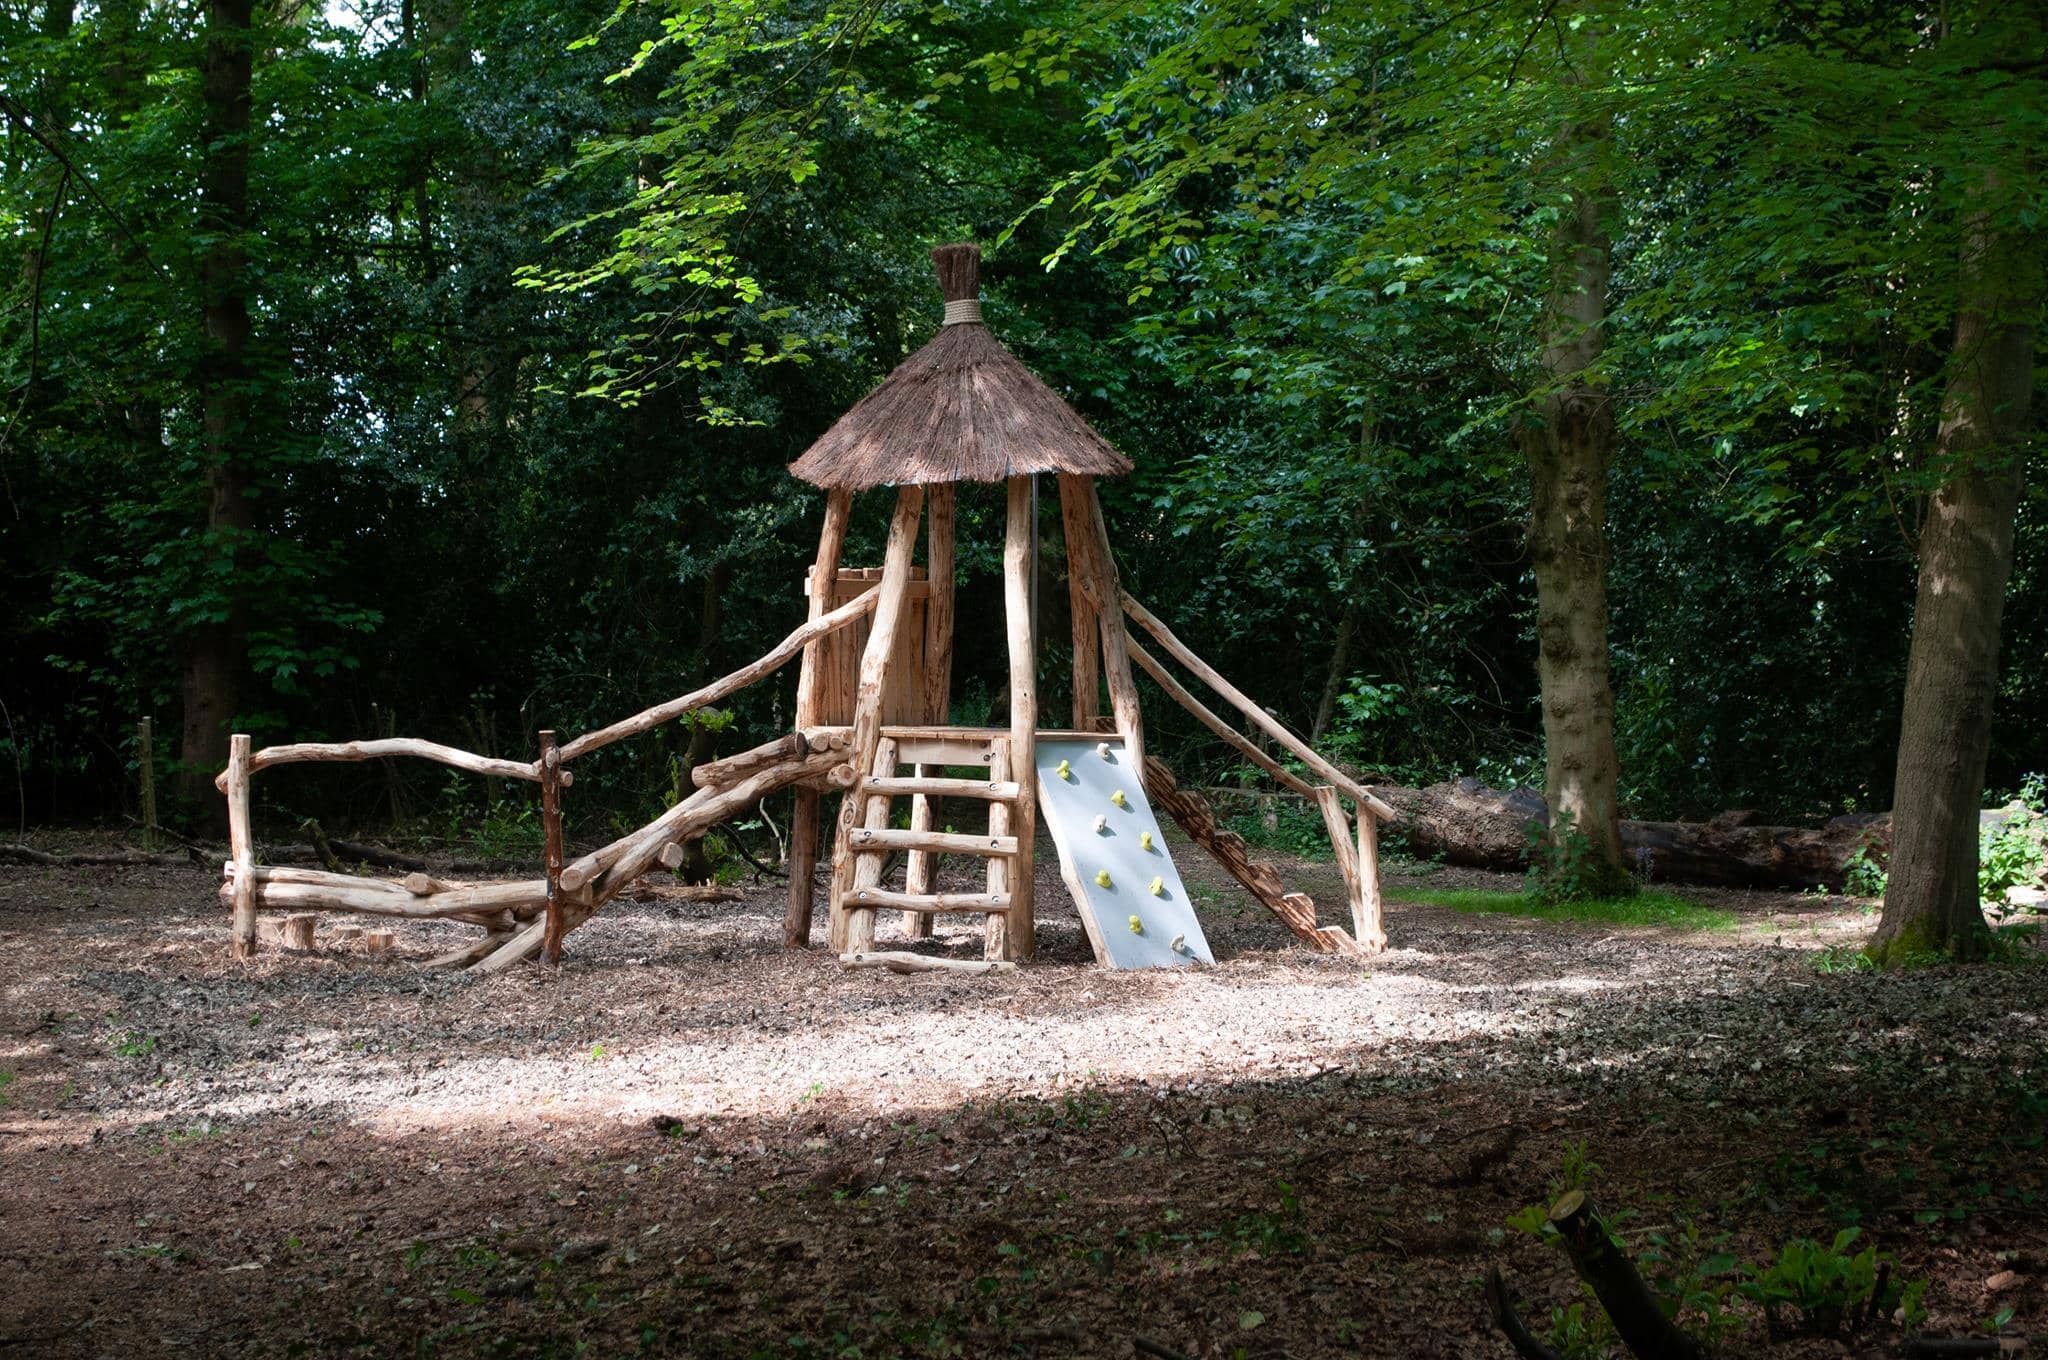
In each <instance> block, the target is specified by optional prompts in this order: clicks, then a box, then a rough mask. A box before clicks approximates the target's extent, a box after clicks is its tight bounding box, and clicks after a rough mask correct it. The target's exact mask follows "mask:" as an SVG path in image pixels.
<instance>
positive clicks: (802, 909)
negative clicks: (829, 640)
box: [782, 488, 853, 949]
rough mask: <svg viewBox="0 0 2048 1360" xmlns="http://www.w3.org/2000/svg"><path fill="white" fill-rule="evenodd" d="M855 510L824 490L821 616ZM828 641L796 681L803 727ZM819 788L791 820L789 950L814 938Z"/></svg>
mask: <svg viewBox="0 0 2048 1360" xmlns="http://www.w3.org/2000/svg"><path fill="white" fill-rule="evenodd" d="M852 511H853V493H852V492H851V491H845V490H840V489H837V488H835V489H833V490H831V491H827V492H826V493H825V525H824V528H823V530H822V531H821V532H820V533H819V535H818V557H817V561H816V562H815V563H814V564H813V565H812V567H811V574H810V579H809V580H808V581H807V582H805V585H804V593H805V594H806V595H808V596H809V597H810V605H809V609H808V616H809V617H810V618H813V619H815V618H817V617H818V616H820V615H821V614H823V613H825V612H826V611H827V610H829V609H831V608H832V582H833V579H834V577H836V576H837V575H838V572H839V554H840V552H841V551H842V550H843V549H844V548H845V547H846V522H847V520H848V519H849V518H850V517H851V514H852ZM823 651H824V644H823V643H822V642H812V643H807V644H806V645H805V647H804V657H803V661H802V663H801V665H800V668H799V670H798V672H797V680H796V727H797V730H798V731H802V730H803V729H804V728H806V727H809V726H811V725H813V724H815V723H816V722H817V720H818V691H819V687H820V686H821V685H822V684H823V682H824V677H823V676H821V675H820V674H819V673H818V672H819V664H820V661H821V660H822V653H823ZM818 802H819V793H818V790H817V789H815V788H812V787H807V786H803V785H799V786H798V788H797V790H796V802H795V804H794V806H793V807H792V808H791V809H790V820H789V903H788V906H787V907H786V908H785V909H784V911H783V916H782V944H783V947H784V948H785V949H802V948H804V947H805V946H807V945H808V944H809V943H810V940H811V904H812V900H813V895H814V894H813V884H814V880H815V879H816V877H817V872H818V830H819V825H818V823H819V813H818Z"/></svg>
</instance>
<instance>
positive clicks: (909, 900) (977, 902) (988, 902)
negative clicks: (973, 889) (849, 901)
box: [853, 888, 1010, 916]
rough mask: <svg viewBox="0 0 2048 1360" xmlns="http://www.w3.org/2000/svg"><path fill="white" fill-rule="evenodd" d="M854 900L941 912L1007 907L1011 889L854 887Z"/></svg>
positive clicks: (912, 910) (920, 912)
mask: <svg viewBox="0 0 2048 1360" xmlns="http://www.w3.org/2000/svg"><path fill="white" fill-rule="evenodd" d="M853 897H854V900H855V901H857V902H860V903H861V904H863V905H864V906H870V907H890V908H896V907H900V908H902V909H903V910H904V911H906V912H910V913H913V914H916V915H919V916H925V915H931V914H934V913H939V912H988V911H1008V910H1009V909H1010V895H1009V894H1008V893H915V892H892V891H890V890H889V889H887V888H855V889H854V890H853Z"/></svg>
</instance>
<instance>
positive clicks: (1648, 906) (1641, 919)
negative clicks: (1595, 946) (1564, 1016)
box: [1387, 888, 1739, 930]
mask: <svg viewBox="0 0 2048 1360" xmlns="http://www.w3.org/2000/svg"><path fill="white" fill-rule="evenodd" d="M1387 896H1388V898H1390V899H1391V900H1393V901H1395V902H1413V903H1418V904H1420V905H1423V906H1430V907H1446V908H1448V909H1450V910H1451V911H1469V912H1475V913H1478V914H1481V915H1487V916H1527V917H1531V918H1533V919H1535V920H1538V921H1589V922H1594V923H1597V924H1599V925H1608V926H1675V927H1677V928H1678V929H1680V930H1733V929H1735V927H1736V926H1737V925H1738V924H1739V921H1738V919H1737V917H1736V915H1735V913H1734V912H1732V911H1725V910H1723V909H1722V908H1720V907H1706V906H1701V905H1700V904H1699V903H1698V902H1688V901H1686V900H1685V899H1684V898H1682V897H1673V896H1672V895H1671V894H1669V893H1661V892H1640V893H1637V894H1635V895H1634V896H1633V897H1602V898H1595V899H1592V900H1590V901H1585V902H1539V901H1537V900H1536V899H1535V898H1533V897H1529V896H1527V895H1526V894H1523V893H1517V892H1485V891H1481V890H1479V889H1476V888H1390V889H1388V891H1387Z"/></svg>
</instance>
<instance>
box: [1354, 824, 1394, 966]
mask: <svg viewBox="0 0 2048 1360" xmlns="http://www.w3.org/2000/svg"><path fill="white" fill-rule="evenodd" d="M1351 937H1352V939H1353V940H1354V941H1356V943H1357V945H1358V947H1359V948H1360V949H1361V950H1363V951H1365V952H1366V953H1368V954H1377V953H1379V952H1381V951H1382V950H1384V949H1385V948H1386V947H1387V907H1386V899H1385V897H1383V896H1382V895H1381V893H1380V822H1379V818H1377V817H1366V816H1360V817H1359V819H1358V902H1357V904H1356V905H1355V906H1353V907H1352V909H1351Z"/></svg>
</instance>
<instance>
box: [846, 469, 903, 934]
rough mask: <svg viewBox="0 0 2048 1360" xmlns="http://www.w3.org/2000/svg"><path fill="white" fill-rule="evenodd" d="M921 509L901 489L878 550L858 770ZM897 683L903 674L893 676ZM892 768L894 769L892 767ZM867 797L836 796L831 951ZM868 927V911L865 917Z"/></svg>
mask: <svg viewBox="0 0 2048 1360" xmlns="http://www.w3.org/2000/svg"><path fill="white" fill-rule="evenodd" d="M923 510H924V488H923V487H920V486H905V487H901V488H899V489H898V490H897V492H896V513H895V515H894V516H893V517H892V518H891V519H890V521H889V544H888V547H887V548H886V549H885V550H884V551H883V554H882V579H881V582H880V583H879V584H878V585H876V587H875V590H874V594H875V597H876V598H875V612H874V615H873V617H872V618H871V619H870V620H869V621H868V645H867V650H866V651H864V652H862V653H861V658H860V682H859V685H858V687H857V688H856V689H855V691H854V704H853V732H852V740H851V742H850V743H849V746H848V759H849V761H850V763H851V764H852V766H853V768H854V769H855V770H856V771H858V772H870V771H872V770H873V769H874V767H875V755H876V751H877V749H878V747H879V745H880V743H881V740H882V703H883V699H884V697H885V692H886V690H887V688H888V684H889V680H890V678H891V677H890V674H889V670H890V668H889V660H890V657H891V656H892V655H893V654H894V653H895V650H896V628H897V625H898V624H899V622H900V621H901V620H902V617H903V599H904V596H905V595H907V594H908V593H909V589H910V558H911V554H912V552H913V551H914V550H915V549H916V547H917V522H918V519H919V517H920V515H921V514H922V513H923ZM896 678H897V679H898V681H899V682H900V681H901V680H902V677H900V676H899V677H896ZM892 772H893V771H892ZM870 801H872V800H871V799H869V798H868V797H866V796H864V795H863V794H862V793H861V792H860V789H859V787H858V786H856V787H855V788H854V789H853V790H852V791H851V792H849V793H848V794H847V796H846V797H844V798H842V799H840V800H839V831H838V834H837V835H836V836H835V837H834V838H833V841H832V935H833V946H832V947H833V949H834V950H835V951H838V952H841V953H843V952H845V949H846V946H845V944H844V943H843V940H844V939H845V934H846V924H845V917H846V909H847V907H846V893H847V890H848V889H849V888H851V887H852V886H853V864H854V859H855V856H854V853H853V848H852V841H853V831H854V829H855V828H856V827H858V826H860V825H861V824H862V822H863V820H864V818H865V815H866V812H867V808H866V806H865V805H866V804H867V803H868V802H870ZM867 920H868V922H869V926H868V928H869V929H870V930H872V929H873V924H872V923H873V920H874V917H873V914H872V913H869V914H868V916H867Z"/></svg>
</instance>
